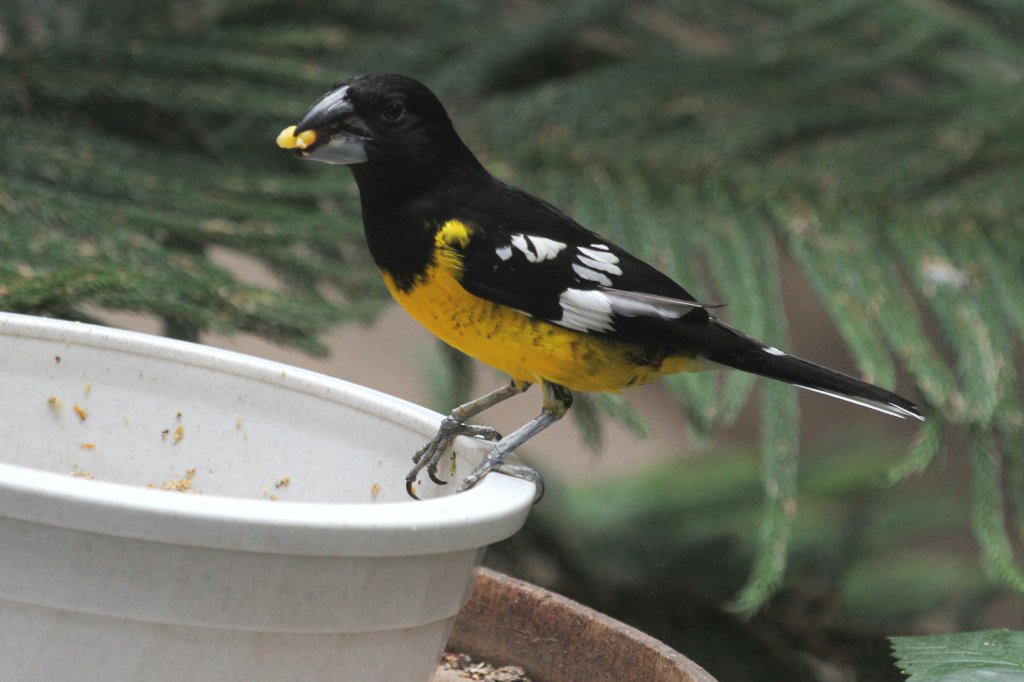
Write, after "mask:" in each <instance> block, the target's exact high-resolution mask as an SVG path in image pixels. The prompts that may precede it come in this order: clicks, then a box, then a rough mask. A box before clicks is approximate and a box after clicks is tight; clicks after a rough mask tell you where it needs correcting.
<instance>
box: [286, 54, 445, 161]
mask: <svg viewBox="0 0 1024 682" xmlns="http://www.w3.org/2000/svg"><path fill="white" fill-rule="evenodd" d="M277 143H278V145H279V146H281V147H283V148H285V149H294V150H295V151H296V153H297V154H298V155H299V156H300V157H303V158H307V159H312V160H314V161H323V162H326V163H335V164H344V165H356V164H363V165H366V166H373V167H375V170H376V171H377V172H379V173H382V172H387V171H390V172H392V173H397V174H402V175H405V174H408V173H410V172H413V171H419V172H423V171H429V170H431V169H436V168H437V166H438V164H439V163H443V161H444V160H445V159H446V158H448V157H451V156H452V155H453V154H455V153H457V152H458V151H459V150H461V149H465V147H464V145H463V144H462V142H461V140H459V138H458V135H456V133H455V130H454V128H453V127H452V122H451V119H449V118H448V114H447V113H446V112H445V110H444V107H443V106H442V105H441V102H439V101H438V99H437V97H435V96H434V93H432V92H431V91H430V90H428V89H427V88H426V86H424V85H422V84H421V83H419V82H417V81H415V80H413V79H412V78H408V77H406V76H399V75H396V74H374V75H368V76H356V77H353V78H348V79H346V80H343V81H340V82H339V83H336V84H335V85H334V86H333V87H331V89H330V90H329V91H328V92H327V93H326V94H325V95H323V97H321V98H320V99H319V100H317V102H316V103H315V104H313V106H312V107H311V108H310V109H309V111H307V112H306V114H305V115H304V116H303V117H302V119H301V120H299V122H298V123H297V124H296V125H295V126H294V127H289V128H286V129H285V130H284V131H282V132H281V135H279V136H278V140H277Z"/></svg>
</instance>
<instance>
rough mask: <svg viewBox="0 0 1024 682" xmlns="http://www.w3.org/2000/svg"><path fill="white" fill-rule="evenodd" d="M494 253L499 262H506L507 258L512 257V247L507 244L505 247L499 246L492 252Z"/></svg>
mask: <svg viewBox="0 0 1024 682" xmlns="http://www.w3.org/2000/svg"><path fill="white" fill-rule="evenodd" d="M494 253H495V254H496V255H497V256H498V258H500V259H501V260H508V259H509V258H511V257H512V246H511V245H509V244H506V245H505V246H499V247H498V248H496V249H495V250H494Z"/></svg>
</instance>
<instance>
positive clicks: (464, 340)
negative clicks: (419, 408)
mask: <svg viewBox="0 0 1024 682" xmlns="http://www.w3.org/2000/svg"><path fill="white" fill-rule="evenodd" d="M278 144H279V145H280V146H282V147H285V148H289V149H295V150H296V152H297V153H298V154H299V155H300V156H301V157H304V158H309V159H314V160H317V161H325V162H327V163H336V164H345V165H348V166H350V168H351V170H352V174H353V175H354V176H355V180H356V184H357V185H358V187H359V197H360V201H361V204H362V215H363V225H364V228H365V231H366V240H367V244H368V246H369V249H370V253H371V254H372V256H373V259H374V261H375V262H376V264H377V267H378V268H379V269H380V272H381V274H382V275H383V277H384V283H385V284H386V286H387V288H388V290H389V291H390V292H391V294H392V296H394V298H395V300H397V301H398V303H400V304H401V305H402V307H403V308H405V310H406V311H408V312H409V314H410V315H412V316H413V317H414V318H415V319H417V320H418V321H419V322H420V323H422V324H423V325H424V326H425V327H426V328H427V329H429V330H430V331H431V332H433V333H434V334H435V335H436V336H438V337H439V338H441V339H442V340H443V341H445V342H446V343H448V344H449V345H451V346H453V347H455V348H457V349H459V350H460V351H462V352H464V353H466V354H468V355H470V356H472V357H474V358H476V359H478V360H480V361H481V362H483V363H485V364H488V365H490V366H492V367H494V368H496V369H498V370H500V371H502V372H504V373H506V374H508V375H509V377H510V378H511V382H510V383H509V384H508V385H507V386H504V387H502V388H499V389H497V390H495V391H493V392H491V393H489V394H487V395H485V396H483V397H481V398H478V399H476V400H473V401H471V402H468V403H466V404H465V405H461V406H459V407H457V408H456V409H455V410H453V411H452V413H451V415H450V416H449V417H448V418H446V419H444V420H443V422H442V423H441V425H440V429H439V431H438V433H437V435H436V436H435V437H434V438H433V439H432V440H431V441H430V442H429V443H427V444H426V445H425V446H424V447H423V448H422V449H421V450H420V451H419V452H417V453H416V454H415V456H414V458H413V461H414V464H415V466H414V468H413V469H412V470H411V471H410V473H409V475H408V477H407V488H408V489H409V491H410V494H413V485H414V483H415V481H416V479H417V477H418V475H419V473H420V472H421V471H422V470H423V469H426V471H427V473H428V474H429V476H430V478H431V479H432V480H434V481H435V482H437V483H443V481H441V480H440V479H439V478H438V476H437V468H438V462H439V461H440V459H441V458H442V456H443V455H444V453H445V452H446V451H447V449H448V448H449V447H450V445H451V442H452V440H453V439H454V438H455V437H456V436H458V435H462V434H466V435H471V436H476V437H480V438H486V439H490V440H494V441H496V442H495V444H494V446H493V448H492V449H491V450H490V452H489V454H488V455H487V456H486V457H485V459H484V460H483V462H481V464H480V465H479V466H478V467H477V468H476V469H475V470H474V471H473V472H472V473H471V474H470V475H469V476H468V477H467V478H466V479H465V480H464V481H463V484H462V488H460V489H465V488H469V487H470V486H472V485H474V484H475V483H476V482H477V481H479V480H480V479H481V478H482V477H483V476H485V475H486V474H487V473H488V472H490V471H492V470H500V471H504V472H506V473H510V474H513V475H517V476H520V477H523V478H526V479H528V480H532V481H534V482H535V483H537V484H538V488H540V485H541V481H540V477H539V476H538V475H537V474H536V472H534V471H533V470H532V469H529V468H527V467H524V466H513V465H509V464H506V463H505V460H506V458H507V456H508V455H509V453H511V452H512V451H513V450H515V449H516V448H517V447H519V446H520V445H522V444H523V443H524V442H526V441H527V440H528V439H530V438H531V437H532V436H534V435H536V434H537V433H538V432H540V431H541V430H543V429H545V428H547V427H548V426H550V425H551V424H553V423H554V422H555V421H557V420H558V419H560V418H561V417H562V416H563V415H564V414H565V413H566V411H567V410H568V409H569V407H570V406H571V405H572V396H573V391H618V390H620V389H622V388H625V387H628V386H635V385H638V384H645V383H648V382H650V381H653V380H654V379H655V378H657V377H658V376H660V375H662V374H672V373H674V372H684V371H695V370H701V369H708V368H714V367H723V366H724V367H732V368H735V369H739V370H743V371H746V372H752V373H754V374H759V375H761V376H765V377H769V378H771V379H777V380H779V381H785V382H787V383H790V384H794V385H796V386H799V387H801V388H806V389H810V390H812V391H818V392H820V393H825V394H828V395H831V396H835V397H837V398H842V399H844V400H848V401H851V402H854V403H857V404H859V405H863V406H866V407H870V408H873V409H876V410H879V411H881V412H885V413H888V414H891V415H895V416H897V417H901V418H904V417H915V418H917V419H923V417H922V416H921V413H920V411H919V410H918V409H917V407H916V406H915V405H914V404H913V403H911V402H910V401H908V400H906V399H904V398H901V397H900V396H898V395H896V394H894V393H891V392H889V391H887V390H885V389H882V388H879V387H877V386H873V385H871V384H868V383H865V382H863V381H860V380H858V379H855V378H853V377H851V376H847V375H846V374H842V373H840V372H837V371H835V370H832V369H828V368H826V367H822V366H820V365H816V364H814V363H811V362H808V361H806V360H802V359H800V358H797V357H793V356H792V355H787V354H786V353H784V352H783V351H781V350H779V349H777V348H774V347H772V346H768V345H766V344H764V343H761V342H760V341H757V340H755V339H753V338H751V337H749V336H746V335H745V334H743V333H742V332H740V331H738V330H736V329H733V328H732V327H730V326H729V325H727V324H726V323H724V322H722V321H721V320H720V319H718V318H717V317H716V316H715V315H714V314H712V312H711V310H710V309H712V308H714V307H715V306H711V305H707V304H703V303H700V302H698V301H697V299H695V298H694V297H693V296H691V295H690V294H689V293H688V292H687V291H686V290H685V289H683V288H682V287H681V286H679V285H678V284H676V282H674V281H673V280H672V279H670V278H669V277H667V276H666V275H664V274H662V273H661V272H659V271H658V270H656V269H655V268H653V267H652V266H650V265H648V264H647V263H645V262H643V261H642V260H640V259H639V258H637V257H635V256H633V255H632V254H630V253H628V252H627V251H626V250H624V249H622V248H620V247H619V246H616V245H615V244H612V243H611V242H609V241H607V240H605V239H603V238H602V237H600V236H599V235H598V234H596V233H594V232H591V231H590V230H588V229H586V228H584V227H582V226H581V225H579V224H578V223H576V222H575V221H574V220H573V219H572V218H570V217H569V216H567V215H566V214H565V213H563V212H562V211H560V210H559V209H558V208H556V207H554V206H552V205H551V204H549V203H547V202H545V201H543V200H541V199H538V198H536V197H534V196H531V195H530V194H527V193H526V192H524V191H522V190H520V189H517V188H515V187H512V186H510V185H506V184H504V183H503V182H501V181H500V180H497V179H496V178H494V177H493V176H492V175H491V174H490V173H488V172H487V170H485V169H484V167H483V166H482V165H481V164H480V162H479V161H478V160H477V159H476V157H475V156H474V155H473V153H472V152H471V151H470V150H469V149H468V148H467V147H466V145H465V144H464V143H463V142H462V140H461V139H460V138H459V136H458V134H457V133H456V132H455V128H454V127H453V125H452V122H451V119H450V118H449V117H448V114H447V113H446V112H445V109H444V107H443V106H442V105H441V103H440V102H439V101H438V99H437V97H435V96H434V94H433V93H432V92H430V90H428V89H427V88H426V87H425V86H423V85H422V84H420V83H418V82H417V81H415V80H413V79H411V78H407V77H405V76H399V75H393V74H379V75H369V76H358V77H355V78H349V79H347V80H343V81H341V82H339V83H337V84H335V85H334V86H333V87H332V88H331V89H330V91H328V92H327V93H326V94H325V95H324V96H323V97H321V98H320V100H319V101H317V102H316V103H315V104H314V105H313V106H312V108H311V109H310V110H309V111H308V112H307V113H306V115H305V116H303V117H302V119H301V120H300V121H299V123H298V124H297V125H296V126H294V127H291V128H287V129H285V130H284V131H283V132H282V133H281V135H280V136H279V137H278ZM531 384H540V385H541V386H542V387H543V390H544V401H543V410H542V411H541V413H540V415H538V416H537V417H536V418H535V419H533V420H531V421H530V422H528V423H527V424H526V425H524V426H523V427H521V428H520V429H518V430H516V431H514V432H512V433H511V434H509V435H508V436H506V437H505V438H499V436H498V435H497V433H496V432H495V431H494V430H493V429H489V428H487V427H482V426H472V425H469V424H466V421H467V420H468V419H470V418H471V417H473V416H475V415H477V414H479V413H480V412H482V411H483V410H485V409H487V408H489V407H491V406H493V405H495V404H497V403H498V402H501V401H502V400H505V399H507V398H509V397H512V396H514V395H517V394H519V393H522V392H523V391H525V390H526V389H527V388H529V386H530V385H531Z"/></svg>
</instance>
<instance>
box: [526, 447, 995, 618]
mask: <svg viewBox="0 0 1024 682" xmlns="http://www.w3.org/2000/svg"><path fill="white" fill-rule="evenodd" d="M893 454H894V453H893V452H892V451H889V450H886V449H885V448H878V447H877V446H875V445H872V444H870V443H865V444H864V445H862V446H859V447H853V448H850V447H843V448H829V450H828V451H827V453H821V454H814V453H812V455H811V456H810V457H809V458H808V459H809V461H807V462H806V466H804V467H803V470H802V471H801V473H800V476H799V480H798V483H799V488H800V490H801V496H800V514H799V515H797V516H795V518H793V519H791V521H792V523H791V525H789V526H787V528H786V529H785V531H780V530H779V529H777V528H774V527H771V526H769V527H768V528H767V530H766V529H765V525H766V522H765V518H766V514H765V510H764V503H763V502H762V501H761V500H760V499H759V497H758V495H757V492H758V489H759V488H761V487H763V485H764V483H763V482H762V481H761V480H759V478H762V479H763V478H764V465H763V462H761V461H759V458H758V457H757V455H756V453H752V452H750V453H747V452H717V453H714V454H713V455H710V454H709V455H708V456H706V457H702V458H699V459H696V460H693V461H687V462H672V463H669V464H665V465H662V466H659V467H657V468H655V469H653V470H650V471H647V472H643V473H640V474H637V475H635V476H630V477H616V478H615V479H613V480H608V481H601V482H596V483H590V484H585V485H582V484H581V485H569V486H566V487H565V488H563V489H560V490H559V491H558V496H559V497H558V499H559V500H560V501H564V503H565V504H564V505H563V506H561V507H560V508H557V509H554V510H547V509H545V508H543V507H541V508H538V509H537V510H536V511H535V514H534V515H535V516H536V517H537V518H538V520H539V521H540V522H541V523H542V524H544V525H546V526H547V527H548V528H549V529H550V532H551V533H553V534H554V535H555V536H556V537H557V538H558V543H559V545H560V546H564V547H566V548H567V550H566V551H567V552H568V553H569V557H570V558H569V559H568V560H567V563H568V564H569V565H571V566H572V567H574V570H577V571H586V572H587V574H586V575H585V578H586V580H585V581H584V582H589V583H591V584H595V585H600V589H601V590H607V591H609V592H613V593H614V592H615V591H616V590H625V591H631V590H640V591H643V590H648V591H654V592H655V594H653V595H651V598H652V599H655V600H656V599H658V596H657V593H658V590H662V589H668V588H667V587H666V586H669V585H687V586H690V588H691V589H698V590H699V591H700V592H701V593H707V594H712V595H715V596H716V597H718V598H722V599H725V598H726V597H727V596H728V595H729V594H730V593H733V594H735V593H737V592H738V594H739V595H740V597H738V598H736V597H734V598H733V601H732V604H733V606H734V608H737V610H739V611H741V612H743V613H744V615H749V608H750V607H749V606H748V604H745V603H743V602H742V601H740V599H742V597H744V596H746V595H748V594H753V593H754V591H755V590H757V589H759V588H761V586H762V584H761V583H758V582H756V580H757V578H756V575H757V574H756V573H755V577H754V578H750V577H746V578H745V573H746V571H747V569H746V567H747V566H748V565H749V562H751V561H755V563H756V561H763V560H762V559H757V558H756V557H758V556H759V555H761V554H763V553H764V543H765V542H766V537H772V536H771V535H769V533H772V532H774V533H776V535H775V536H774V538H773V539H774V541H775V542H777V543H780V544H782V543H784V544H785V545H786V547H785V549H786V551H785V552H782V551H779V552H777V553H776V554H777V556H778V560H779V561H780V562H782V561H784V560H785V558H786V557H788V563H789V569H788V571H787V572H786V575H785V576H783V575H781V574H778V578H775V580H777V581H778V582H777V583H776V584H774V585H772V586H771V589H772V590H773V591H774V589H775V588H777V587H781V588H782V600H783V603H784V604H789V605H791V606H792V605H800V604H804V603H806V604H807V606H806V607H805V608H806V609H808V610H815V609H816V608H820V606H817V604H818V602H821V601H824V602H826V603H828V604H832V605H833V606H834V613H831V615H819V616H818V617H819V618H822V619H829V618H831V619H836V618H838V617H839V616H841V617H842V619H843V621H842V622H843V624H844V626H845V627H851V626H852V627H853V628H854V629H857V630H861V629H863V630H864V631H881V632H892V631H893V630H900V629H906V628H908V627H914V625H915V624H916V623H919V622H921V621H924V620H928V619H936V618H946V619H950V622H953V623H955V624H956V625H957V626H958V627H962V628H968V627H972V626H974V624H975V620H974V619H975V618H976V616H977V613H978V612H979V611H980V610H984V608H985V607H986V605H988V604H990V603H992V602H993V601H994V600H997V599H998V598H999V597H1000V596H1001V593H999V592H998V591H994V590H993V589H992V586H991V583H990V582H989V581H988V580H987V579H986V578H985V575H984V573H983V572H982V570H981V567H980V566H978V563H977V561H976V560H973V559H972V558H970V557H969V556H965V555H964V554H963V551H962V545H963V544H964V543H965V542H967V543H969V537H970V528H971V514H972V510H971V509H970V505H969V504H968V501H967V500H964V499H963V498H962V497H960V496H959V494H958V490H957V487H956V484H955V482H952V483H951V482H948V481H943V480H941V479H937V480H929V481H915V485H917V486H918V487H919V490H918V491H917V492H916V494H913V495H906V494H904V493H903V492H902V491H900V490H898V489H896V488H891V487H886V486H882V485H880V483H881V480H880V472H881V471H883V470H884V467H885V463H886V462H887V461H888V460H890V459H891V458H892V456H893ZM922 484H926V487H925V488H924V489H920V486H921V485H922ZM793 486H794V487H796V483H794V484H793ZM780 497H783V498H784V496H780ZM784 499H785V498H784ZM792 504H794V503H793V502H792V501H791V502H790V505H792ZM786 511H788V512H789V513H790V514H792V512H793V508H792V506H789V507H788V508H786ZM767 517H768V518H770V517H771V512H770V511H769V513H768V515H767ZM758 519H761V521H762V528H761V529H760V531H758V530H756V529H755V527H756V524H757V520H758ZM776 547H779V545H776ZM772 569H774V567H771V568H770V569H768V570H765V571H764V573H765V574H769V575H770V574H772V573H773V571H772ZM1002 594H1005V593H1002ZM744 607H747V608H744ZM830 611H832V609H830Z"/></svg>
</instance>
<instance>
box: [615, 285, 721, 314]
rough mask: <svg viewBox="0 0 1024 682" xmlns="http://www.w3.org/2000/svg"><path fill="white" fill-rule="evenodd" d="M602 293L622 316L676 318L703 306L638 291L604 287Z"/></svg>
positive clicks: (616, 312)
mask: <svg viewBox="0 0 1024 682" xmlns="http://www.w3.org/2000/svg"><path fill="white" fill-rule="evenodd" d="M604 295H605V297H606V298H607V299H608V301H609V303H611V306H612V312H614V313H615V314H616V315H622V316H624V317H660V318H661V319H663V320H678V319H679V318H680V317H682V316H683V315H685V314H687V313H689V312H692V311H693V309H694V308H703V307H704V306H703V305H701V304H700V303H695V302H693V301H683V300H681V299H678V298H669V297H667V296H656V295H654V294H642V293H640V292H638V291H621V290H619V289H605V290H604Z"/></svg>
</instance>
